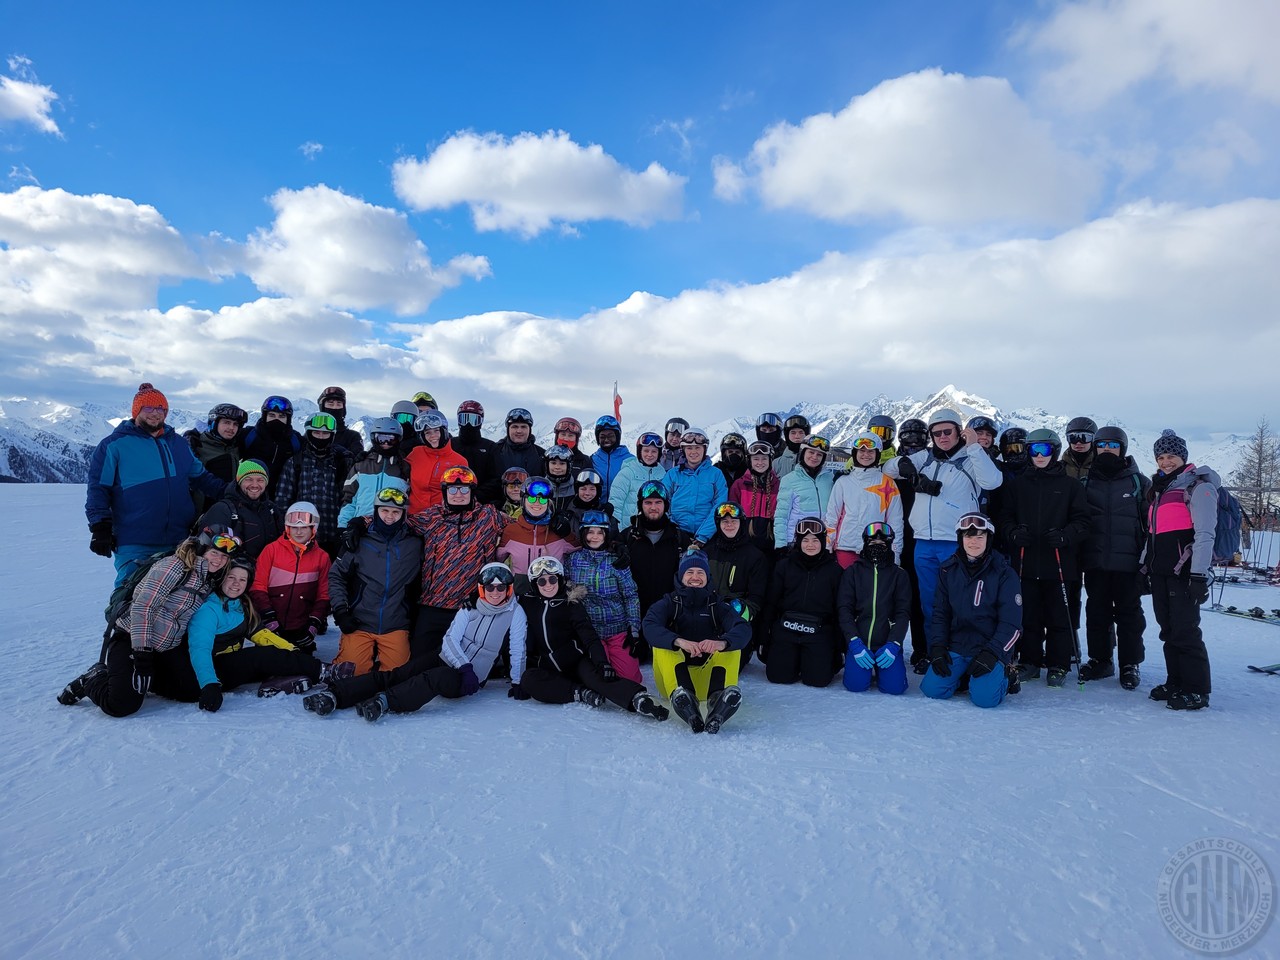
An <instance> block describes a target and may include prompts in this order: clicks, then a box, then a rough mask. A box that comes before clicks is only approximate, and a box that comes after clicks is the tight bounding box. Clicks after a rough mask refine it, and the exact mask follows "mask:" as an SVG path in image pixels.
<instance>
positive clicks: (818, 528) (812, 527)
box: [796, 518, 827, 537]
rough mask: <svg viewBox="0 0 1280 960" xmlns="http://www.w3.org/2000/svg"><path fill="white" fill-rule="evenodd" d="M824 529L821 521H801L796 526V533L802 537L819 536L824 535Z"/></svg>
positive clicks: (811, 519)
mask: <svg viewBox="0 0 1280 960" xmlns="http://www.w3.org/2000/svg"><path fill="white" fill-rule="evenodd" d="M826 529H827V528H826V527H825V526H824V525H823V523H822V521H821V520H814V519H813V518H808V519H805V520H801V521H800V522H799V523H797V524H796V533H798V534H800V536H802V537H807V536H809V535H810V534H813V535H815V536H816V535H820V534H822V533H825V532H826Z"/></svg>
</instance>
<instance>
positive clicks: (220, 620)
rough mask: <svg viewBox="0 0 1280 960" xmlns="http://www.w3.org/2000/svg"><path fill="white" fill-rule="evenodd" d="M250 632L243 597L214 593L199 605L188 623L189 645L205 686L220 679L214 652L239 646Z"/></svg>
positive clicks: (192, 666) (198, 678)
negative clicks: (246, 622)
mask: <svg viewBox="0 0 1280 960" xmlns="http://www.w3.org/2000/svg"><path fill="white" fill-rule="evenodd" d="M248 632H249V631H248V627H247V625H246V624H245V620H244V601H243V600H242V599H241V598H240V597H237V598H236V599H234V600H226V599H223V598H222V597H220V596H218V595H217V594H216V593H215V594H213V595H212V596H211V597H209V599H207V600H206V601H205V602H204V603H202V604H201V605H200V609H199V610H197V611H196V613H195V616H194V617H192V618H191V623H190V624H188V625H187V648H188V653H189V654H190V656H191V668H192V669H193V670H195V672H196V681H197V682H198V683H199V684H200V687H201V688H202V689H203V688H204V687H207V686H208V685H209V684H211V683H218V682H219V680H218V673H217V671H216V670H214V668H213V657H214V654H218V653H222V652H224V651H226V650H233V649H238V648H239V646H240V645H241V644H242V643H244V640H245V634H247V633H248Z"/></svg>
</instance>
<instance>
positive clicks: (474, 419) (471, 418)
mask: <svg viewBox="0 0 1280 960" xmlns="http://www.w3.org/2000/svg"><path fill="white" fill-rule="evenodd" d="M483 421H484V417H482V416H480V414H478V413H460V414H458V426H460V427H478V426H480V424H481V423H482V422H483Z"/></svg>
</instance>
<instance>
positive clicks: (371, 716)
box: [356, 693, 391, 723]
mask: <svg viewBox="0 0 1280 960" xmlns="http://www.w3.org/2000/svg"><path fill="white" fill-rule="evenodd" d="M390 712H391V708H390V707H388V706H387V695H386V694H385V693H380V694H378V695H377V696H376V697H374V698H373V699H372V700H366V701H365V702H364V703H360V704H357V705H356V713H358V714H360V716H362V717H364V718H365V719H366V720H368V721H369V722H370V723H377V722H378V718H379V717H381V716H382V715H383V714H384V713H390Z"/></svg>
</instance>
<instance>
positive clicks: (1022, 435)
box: [1000, 427, 1027, 463]
mask: <svg viewBox="0 0 1280 960" xmlns="http://www.w3.org/2000/svg"><path fill="white" fill-rule="evenodd" d="M1000 456H1002V457H1004V459H1005V462H1006V463H1018V462H1020V461H1023V460H1026V458H1027V431H1025V430H1023V429H1022V428H1021V427H1008V428H1006V429H1005V431H1004V433H1002V434H1000Z"/></svg>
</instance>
